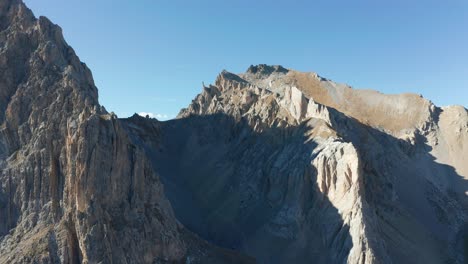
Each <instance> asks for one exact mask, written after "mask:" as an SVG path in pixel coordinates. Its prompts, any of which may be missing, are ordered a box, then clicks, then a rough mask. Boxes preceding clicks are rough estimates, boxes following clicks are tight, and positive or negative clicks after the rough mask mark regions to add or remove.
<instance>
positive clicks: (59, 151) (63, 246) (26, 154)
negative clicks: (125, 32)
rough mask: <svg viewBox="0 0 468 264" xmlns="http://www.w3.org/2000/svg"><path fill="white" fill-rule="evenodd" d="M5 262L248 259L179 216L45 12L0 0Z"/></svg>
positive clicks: (0, 255)
mask: <svg viewBox="0 0 468 264" xmlns="http://www.w3.org/2000/svg"><path fill="white" fill-rule="evenodd" d="M0 18H1V19H0V30H1V32H0V69H1V70H0V123H1V126H0V169H1V174H0V183H1V186H0V187H1V188H0V263H154V262H156V263H160V262H179V261H180V262H184V261H186V260H187V261H192V260H193V261H195V262H197V261H200V262H210V261H213V262H223V261H226V262H230V261H233V262H242V261H249V259H247V258H243V257H241V256H237V255H236V254H234V253H232V252H230V251H227V250H222V249H218V248H216V247H214V246H211V245H208V244H207V243H206V242H204V241H203V240H201V239H199V238H197V237H196V236H195V235H193V234H192V233H190V232H188V231H187V230H185V229H184V227H183V226H182V225H180V224H179V223H178V221H177V220H176V218H175V217H174V214H173V211H172V208H171V206H170V204H169V202H168V200H167V199H166V198H165V196H164V191H163V187H162V185H161V182H160V180H159V177H158V175H157V174H156V172H155V171H154V170H153V167H152V165H151V163H150V162H149V161H148V159H147V158H146V154H145V152H144V151H143V149H142V148H140V147H139V146H137V145H136V144H134V143H133V142H132V140H131V139H130V138H129V137H128V134H127V132H126V131H125V129H124V128H123V126H122V125H121V122H120V121H119V120H118V119H117V118H116V117H115V116H113V115H111V114H108V113H107V112H106V110H105V109H104V108H103V107H101V106H100V105H99V103H98V95H97V89H96V87H95V85H94V82H93V79H92V76H91V73H90V71H89V70H88V68H87V67H86V66H85V65H84V64H83V63H81V62H80V61H79V59H78V57H77V56H76V55H75V53H74V51H73V49H72V48H70V47H69V46H68V45H67V44H66V43H65V41H64V39H63V37H62V34H61V29H60V28H59V27H58V26H57V25H54V24H52V23H51V22H50V21H49V20H48V19H47V18H44V17H40V18H39V19H36V18H35V17H34V16H33V14H32V13H31V11H30V10H29V9H28V8H27V7H26V6H25V5H24V4H23V3H22V2H21V1H19V0H9V1H7V0H1V1H0Z"/></svg>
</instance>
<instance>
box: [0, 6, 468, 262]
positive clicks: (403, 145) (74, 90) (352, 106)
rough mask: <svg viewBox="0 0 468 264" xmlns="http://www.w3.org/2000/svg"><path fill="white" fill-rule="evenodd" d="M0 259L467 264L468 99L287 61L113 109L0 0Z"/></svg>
mask: <svg viewBox="0 0 468 264" xmlns="http://www.w3.org/2000/svg"><path fill="white" fill-rule="evenodd" d="M0 69H1V70H0V171H1V173H0V183H1V185H0V263H311V262H312V263H345V262H346V263H464V262H466V261H467V260H468V222H467V216H468V201H467V191H468V185H467V178H468V160H467V154H468V111H467V110H466V109H465V108H464V107H458V106H451V107H443V108H440V107H437V106H435V105H434V104H433V103H431V102H430V101H428V100H426V99H424V98H422V97H420V96H417V95H413V94H402V95H384V94H381V93H378V92H375V91H370V90H358V89H353V88H351V87H349V86H347V85H343V84H338V83H335V82H333V81H330V80H327V79H325V78H323V77H320V76H319V75H317V74H315V73H302V72H298V71H294V70H291V69H286V68H284V67H282V66H269V65H257V66H251V67H250V68H249V69H248V70H247V71H246V72H245V73H242V74H234V73H230V72H227V71H223V72H221V73H220V74H219V76H218V78H217V79H216V82H215V84H213V85H209V86H208V87H203V90H202V92H201V93H200V94H199V95H198V96H197V97H196V98H195V99H194V100H193V101H192V103H191V104H190V105H189V106H188V107H187V108H186V109H183V110H181V112H180V114H179V116H178V117H177V118H176V119H174V120H170V121H166V122H160V121H158V120H156V119H150V118H143V117H139V116H137V115H135V116H133V117H131V118H126V119H119V118H117V117H116V116H115V115H114V114H112V113H108V112H107V111H106V110H105V108H104V107H103V106H101V105H100V104H99V101H98V91H97V88H96V86H95V85H94V81H93V77H92V74H91V72H90V70H89V69H88V68H87V67H86V65H85V64H84V63H82V62H80V60H79V58H78V57H77V56H76V54H75V52H74V51H73V49H72V48H71V47H69V46H68V45H67V43H66V42H65V40H64V39H63V36H62V33H61V29H60V27H58V26H57V25H55V24H53V23H51V22H50V21H49V20H48V19H47V18H45V17H40V18H38V19H36V18H35V17H34V15H33V14H32V12H31V11H30V10H29V9H28V8H27V7H26V6H25V5H24V4H23V3H22V2H21V1H20V0H0Z"/></svg>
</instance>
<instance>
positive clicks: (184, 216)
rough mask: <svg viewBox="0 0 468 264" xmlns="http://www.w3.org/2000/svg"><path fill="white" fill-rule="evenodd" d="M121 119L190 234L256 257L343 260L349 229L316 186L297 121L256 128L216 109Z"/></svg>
mask: <svg viewBox="0 0 468 264" xmlns="http://www.w3.org/2000/svg"><path fill="white" fill-rule="evenodd" d="M123 122H124V123H125V124H126V127H127V129H128V130H129V131H130V133H129V134H130V135H131V136H132V138H133V141H134V142H137V143H138V144H140V145H141V146H142V147H144V148H145V150H146V152H147V154H148V156H149V157H150V159H151V160H152V162H153V166H154V169H155V170H156V171H157V173H159V175H160V177H161V180H162V182H163V184H164V188H165V193H166V196H167V197H168V199H169V200H170V202H171V204H172V207H173V208H174V211H175V214H176V217H177V219H178V220H179V221H180V222H181V223H182V224H184V226H185V227H187V228H188V229H189V230H191V231H192V232H194V233H196V234H197V235H199V236H200V237H202V238H204V239H206V240H207V241H209V242H211V243H213V244H216V245H218V246H221V247H225V248H229V249H234V250H239V251H242V252H244V253H246V254H249V255H251V256H253V257H255V258H256V259H257V261H258V262H259V263H310V261H313V262H314V263H344V262H346V259H347V256H348V254H349V251H350V249H351V248H352V240H351V237H350V234H349V227H348V226H346V225H344V224H343V220H342V219H341V216H340V215H339V213H338V211H337V209H336V208H334V207H333V205H332V204H331V203H330V201H329V200H328V199H327V197H325V196H324V195H323V194H322V193H321V192H320V191H319V189H318V187H317V185H316V175H317V172H316V171H315V169H314V167H313V166H312V165H311V163H310V161H311V159H312V157H311V156H310V155H311V153H312V151H313V149H314V148H315V147H316V144H315V143H314V142H313V141H307V138H306V136H305V132H306V131H307V130H308V129H310V127H307V126H306V125H305V123H304V124H302V125H299V126H296V127H288V128H279V127H276V126H273V127H269V126H263V127H264V128H263V129H260V130H257V131H261V132H256V131H254V130H253V129H252V127H251V126H250V125H249V124H247V121H245V120H244V119H241V120H234V119H233V118H232V117H231V116H228V115H224V114H215V115H207V116H190V117H187V118H183V119H176V120H171V121H167V122H158V121H156V120H151V119H145V118H141V117H137V116H134V117H132V118H130V119H124V120H123ZM325 226H326V228H325Z"/></svg>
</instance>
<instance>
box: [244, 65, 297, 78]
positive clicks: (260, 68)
mask: <svg viewBox="0 0 468 264" xmlns="http://www.w3.org/2000/svg"><path fill="white" fill-rule="evenodd" d="M274 72H278V73H288V70H287V69H286V68H284V67H283V66H281V65H266V64H258V65H250V67H249V68H248V69H247V71H246V73H250V74H258V75H270V74H272V73H274Z"/></svg>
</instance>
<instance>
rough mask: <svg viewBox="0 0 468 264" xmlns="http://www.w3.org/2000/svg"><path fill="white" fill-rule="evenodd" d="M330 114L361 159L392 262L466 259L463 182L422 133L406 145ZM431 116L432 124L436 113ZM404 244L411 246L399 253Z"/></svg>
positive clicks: (465, 187) (467, 202)
mask: <svg viewBox="0 0 468 264" xmlns="http://www.w3.org/2000/svg"><path fill="white" fill-rule="evenodd" d="M330 112H331V114H332V116H333V117H335V118H336V125H335V126H334V128H335V129H337V132H338V133H339V134H340V136H341V137H343V139H344V140H345V141H348V142H352V143H353V144H354V145H355V147H356V148H357V150H358V153H359V155H360V157H361V161H362V162H363V164H362V166H363V173H364V175H363V176H364V179H363V180H364V187H365V199H366V201H367V203H368V204H370V206H371V208H372V209H373V210H374V213H375V214H376V215H377V219H378V221H379V228H380V231H381V235H382V237H380V238H379V239H382V240H383V241H385V245H386V251H387V254H388V256H389V257H390V258H391V260H392V261H393V262H395V263H403V262H405V263H468V239H467V237H468V223H466V222H465V223H463V221H461V219H463V218H464V217H466V216H467V213H466V212H468V199H467V197H466V194H465V193H466V192H467V191H468V181H467V180H465V179H464V178H463V177H462V176H461V175H459V174H458V173H457V172H456V170H455V168H454V167H452V166H449V165H446V164H441V163H439V162H437V160H436V158H435V157H434V156H433V155H432V154H431V151H432V147H431V146H430V145H429V144H428V139H427V138H426V136H425V135H421V134H418V133H416V134H415V140H414V142H413V143H410V142H409V141H406V140H402V139H399V138H396V137H393V136H391V135H389V134H388V133H385V132H384V131H381V130H378V129H376V128H373V127H370V126H367V125H364V124H362V123H360V122H359V121H357V120H355V119H353V118H351V117H349V116H345V115H344V114H343V113H341V112H339V111H337V110H335V109H330ZM433 114H434V117H433V120H434V122H435V123H437V122H438V116H439V114H440V111H435V112H434V113H433ZM462 215H464V216H462ZM396 216H397V217H396ZM395 223H398V224H401V225H400V226H395ZM453 228H458V231H457V232H458V234H457V233H456V232H454V231H453V230H452V229H453ZM369 243H370V246H371V247H373V246H374V245H372V243H373V242H372V241H369ZM406 248H412V250H411V251H406V252H402V250H406ZM463 259H464V260H463ZM457 261H458V262H457Z"/></svg>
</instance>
